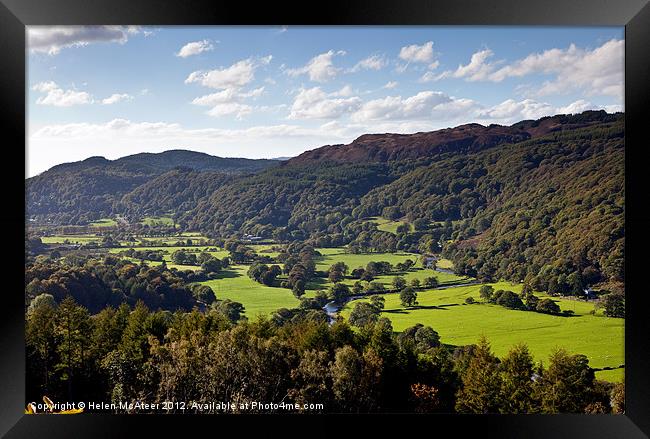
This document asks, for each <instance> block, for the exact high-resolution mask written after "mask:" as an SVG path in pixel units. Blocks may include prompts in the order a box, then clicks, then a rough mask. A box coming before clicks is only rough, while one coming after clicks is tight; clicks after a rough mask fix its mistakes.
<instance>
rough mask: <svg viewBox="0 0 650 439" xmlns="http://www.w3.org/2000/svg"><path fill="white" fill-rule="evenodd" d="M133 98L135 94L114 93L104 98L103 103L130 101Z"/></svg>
mask: <svg viewBox="0 0 650 439" xmlns="http://www.w3.org/2000/svg"><path fill="white" fill-rule="evenodd" d="M131 99H133V96H131V95H130V94H127V93H113V94H112V95H110V96H109V97H107V98H105V99H102V104H104V105H111V104H117V103H118V102H123V101H130V100H131Z"/></svg>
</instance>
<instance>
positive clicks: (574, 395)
mask: <svg viewBox="0 0 650 439" xmlns="http://www.w3.org/2000/svg"><path fill="white" fill-rule="evenodd" d="M549 360H550V364H549V367H548V369H546V370H545V371H544V372H543V373H542V376H541V377H540V378H539V379H538V380H537V381H536V382H535V390H536V393H537V394H538V395H539V396H538V397H539V398H540V400H541V409H542V413H551V414H552V413H584V411H585V408H586V406H587V405H588V404H589V403H590V402H591V398H590V395H591V389H592V386H593V384H594V371H593V369H592V368H591V367H589V360H588V359H587V357H586V356H584V355H569V354H568V353H567V352H566V351H565V350H563V349H560V350H557V351H555V352H553V353H552V354H551V356H550V358H549Z"/></svg>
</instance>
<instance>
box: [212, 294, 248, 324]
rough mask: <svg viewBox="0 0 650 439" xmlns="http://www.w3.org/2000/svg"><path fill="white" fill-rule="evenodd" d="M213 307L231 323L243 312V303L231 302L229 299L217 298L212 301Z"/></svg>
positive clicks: (239, 318) (240, 316) (239, 317)
mask: <svg viewBox="0 0 650 439" xmlns="http://www.w3.org/2000/svg"><path fill="white" fill-rule="evenodd" d="M212 306H213V309H214V310H215V311H216V312H217V313H219V314H221V315H223V316H225V317H226V318H227V319H228V320H230V321H231V322H232V323H236V322H238V321H239V320H241V318H242V317H243V316H242V314H243V313H244V312H245V308H244V305H242V304H241V303H239V302H233V301H232V300H230V299H225V300H219V301H217V302H215V303H213V305H212Z"/></svg>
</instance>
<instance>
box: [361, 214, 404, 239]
mask: <svg viewBox="0 0 650 439" xmlns="http://www.w3.org/2000/svg"><path fill="white" fill-rule="evenodd" d="M364 221H366V222H370V223H375V224H376V225H377V229H378V230H382V231H384V232H390V233H392V234H395V235H396V234H397V227H398V226H399V225H400V224H408V223H406V222H405V221H393V220H389V219H386V218H382V217H380V216H377V217H369V218H366V219H364ZM409 227H411V225H410V224H409ZM411 229H412V228H411Z"/></svg>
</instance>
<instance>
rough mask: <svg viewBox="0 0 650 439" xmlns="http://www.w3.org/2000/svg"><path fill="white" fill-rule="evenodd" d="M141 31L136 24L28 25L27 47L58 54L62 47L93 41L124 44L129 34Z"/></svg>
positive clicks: (36, 50)
mask: <svg viewBox="0 0 650 439" xmlns="http://www.w3.org/2000/svg"><path fill="white" fill-rule="evenodd" d="M139 31H140V30H139V28H138V27H136V26H28V27H27V47H28V48H29V50H30V51H32V52H42V53H47V54H49V55H56V54H58V53H59V52H60V51H61V49H64V48H70V47H83V46H87V45H89V44H92V43H99V42H108V43H119V44H124V43H126V42H127V41H128V39H129V35H132V34H136V33H138V32H139Z"/></svg>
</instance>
